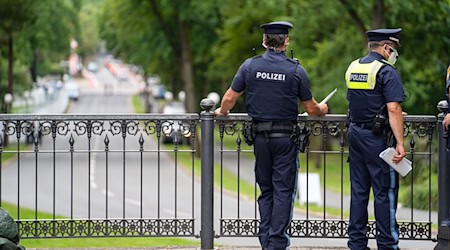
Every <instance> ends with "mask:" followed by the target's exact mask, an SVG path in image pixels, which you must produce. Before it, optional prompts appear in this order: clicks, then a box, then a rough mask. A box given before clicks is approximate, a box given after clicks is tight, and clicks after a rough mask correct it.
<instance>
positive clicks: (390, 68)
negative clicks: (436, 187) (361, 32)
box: [345, 29, 405, 250]
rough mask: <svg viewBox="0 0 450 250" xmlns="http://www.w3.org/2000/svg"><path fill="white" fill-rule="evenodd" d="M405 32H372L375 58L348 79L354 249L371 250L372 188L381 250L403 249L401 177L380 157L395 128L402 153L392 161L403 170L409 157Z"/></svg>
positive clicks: (355, 67)
mask: <svg viewBox="0 0 450 250" xmlns="http://www.w3.org/2000/svg"><path fill="white" fill-rule="evenodd" d="M400 31H401V29H377V30H370V31H367V32H366V35H367V38H368V41H369V42H368V47H369V50H370V52H369V54H368V55H367V56H365V57H363V58H360V59H357V60H355V61H353V62H352V63H351V64H350V66H349V67H348V69H347V72H346V74H345V80H346V83H347V87H348V92H347V99H348V102H349V119H350V125H349V163H350V181H351V202H350V203H351V204H350V223H349V228H348V234H349V241H348V247H349V248H350V249H357V250H360V249H366V248H367V236H366V235H367V222H368V213H367V204H368V201H369V194H370V188H371V187H372V189H373V193H374V205H375V219H376V227H377V234H376V238H377V245H378V249H398V246H397V245H398V224H397V221H396V217H395V213H396V210H397V197H398V174H397V172H395V171H394V170H393V169H392V168H391V167H390V166H389V165H388V164H387V163H385V162H384V161H383V160H382V159H381V158H380V157H379V156H378V155H379V153H380V152H381V151H383V150H385V149H386V139H385V137H384V135H385V133H386V131H387V129H389V127H390V129H391V131H392V133H393V135H394V136H395V139H396V145H394V147H395V150H396V151H397V153H396V155H395V156H394V158H393V159H392V161H393V162H394V163H395V164H397V163H398V162H400V161H401V160H402V159H403V157H404V156H405V149H404V147H403V116H402V108H401V106H400V103H401V102H403V100H404V91H403V86H402V81H401V79H400V76H399V74H398V72H397V71H396V69H395V66H394V64H395V62H396V60H397V57H398V51H397V48H398V47H399V45H400V40H399V34H400ZM383 117H386V125H385V124H383V121H384V119H383ZM383 125H385V126H383Z"/></svg>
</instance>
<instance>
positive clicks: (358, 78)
mask: <svg viewBox="0 0 450 250" xmlns="http://www.w3.org/2000/svg"><path fill="white" fill-rule="evenodd" d="M350 82H367V74H361V73H351V74H350Z"/></svg>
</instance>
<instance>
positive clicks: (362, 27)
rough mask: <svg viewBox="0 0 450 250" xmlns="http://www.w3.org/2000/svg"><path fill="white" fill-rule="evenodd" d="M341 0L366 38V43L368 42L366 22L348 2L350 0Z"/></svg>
mask: <svg viewBox="0 0 450 250" xmlns="http://www.w3.org/2000/svg"><path fill="white" fill-rule="evenodd" d="M339 1H340V2H341V4H342V6H344V8H345V10H346V11H347V13H348V14H349V15H350V17H351V18H352V20H353V22H354V23H355V25H356V28H357V29H358V30H359V32H360V34H361V35H362V36H363V38H364V40H363V41H366V43H367V37H366V27H365V25H364V22H363V21H362V19H361V18H360V17H359V15H358V13H357V12H356V10H355V9H354V8H353V6H352V5H351V4H350V3H349V2H348V0H339Z"/></svg>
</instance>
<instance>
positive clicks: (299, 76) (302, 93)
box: [294, 65, 312, 101]
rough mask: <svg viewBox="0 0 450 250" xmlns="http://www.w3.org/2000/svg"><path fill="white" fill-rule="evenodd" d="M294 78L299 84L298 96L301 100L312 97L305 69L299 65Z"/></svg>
mask: <svg viewBox="0 0 450 250" xmlns="http://www.w3.org/2000/svg"><path fill="white" fill-rule="evenodd" d="M294 79H295V81H296V82H297V84H298V93H297V95H298V97H299V98H300V100H301V101H308V100H311V99H312V93H311V89H310V88H309V77H308V74H307V73H306V71H305V69H304V68H303V67H302V66H300V65H298V67H296V69H295V74H294Z"/></svg>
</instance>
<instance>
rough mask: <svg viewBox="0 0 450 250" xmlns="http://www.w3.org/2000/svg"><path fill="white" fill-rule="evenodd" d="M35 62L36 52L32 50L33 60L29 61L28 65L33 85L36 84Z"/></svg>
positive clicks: (36, 59)
mask: <svg viewBox="0 0 450 250" xmlns="http://www.w3.org/2000/svg"><path fill="white" fill-rule="evenodd" d="M37 61H38V51H37V49H33V58H32V59H31V65H30V75H31V81H32V82H33V83H35V82H37Z"/></svg>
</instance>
